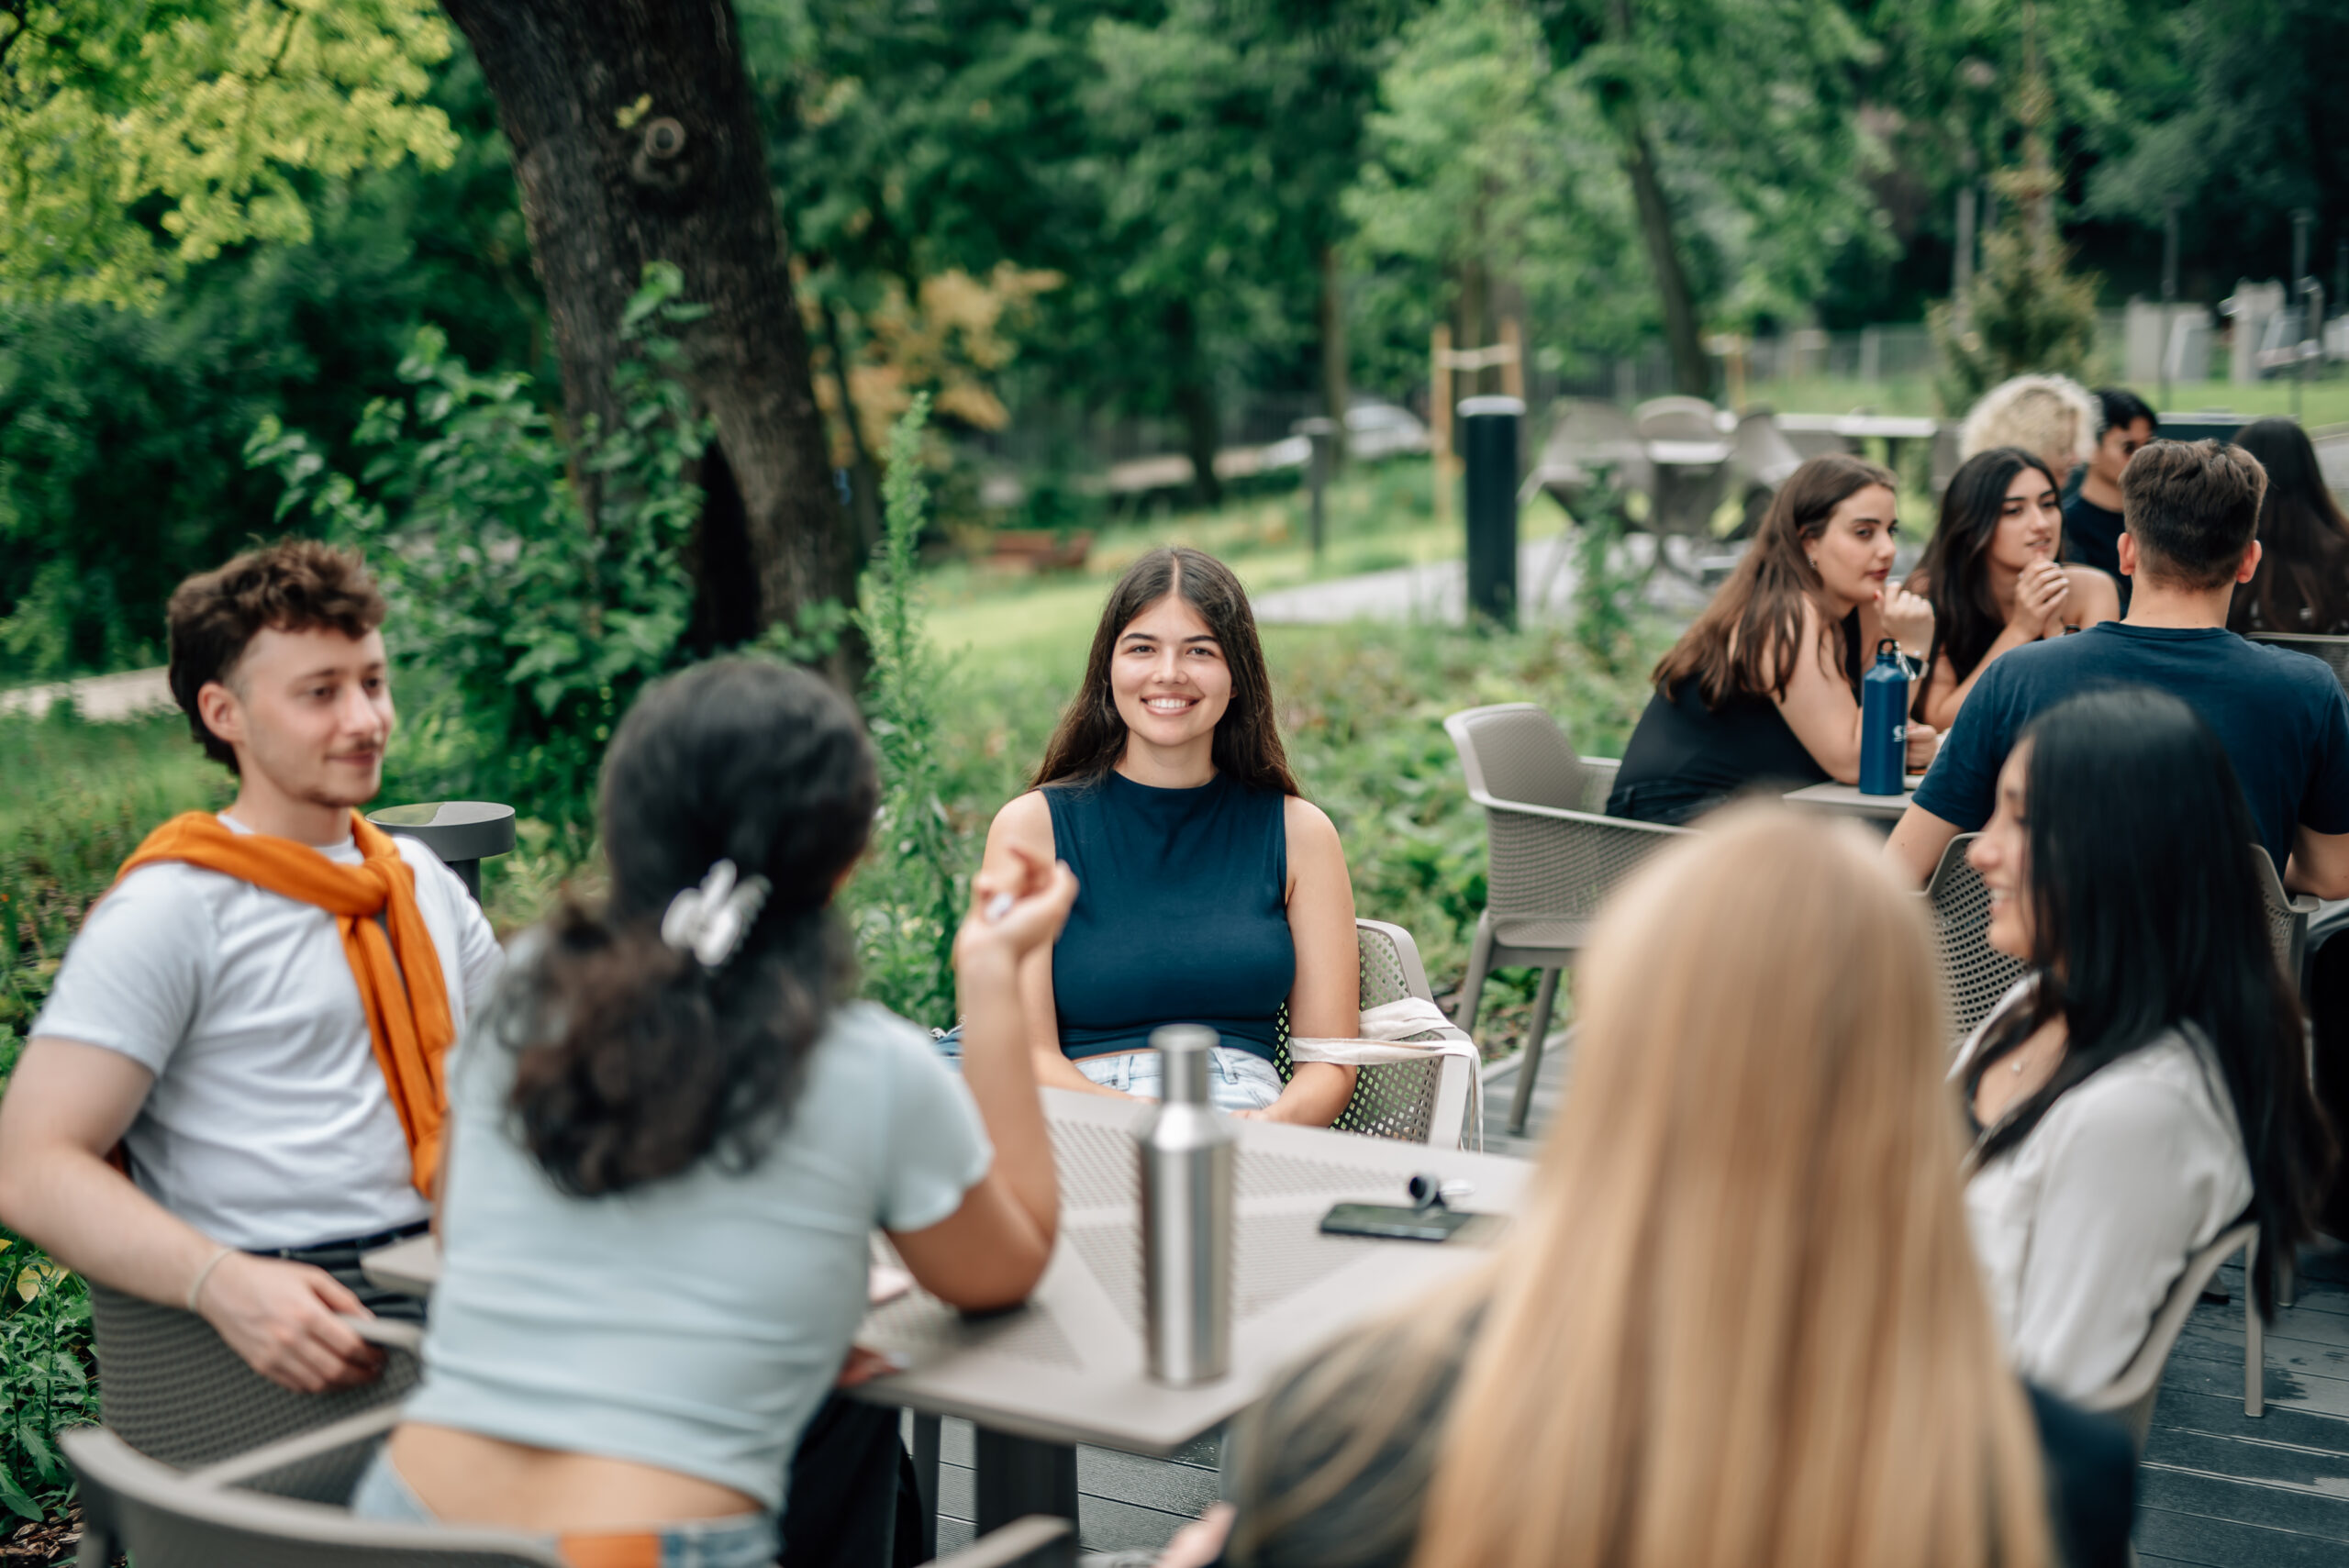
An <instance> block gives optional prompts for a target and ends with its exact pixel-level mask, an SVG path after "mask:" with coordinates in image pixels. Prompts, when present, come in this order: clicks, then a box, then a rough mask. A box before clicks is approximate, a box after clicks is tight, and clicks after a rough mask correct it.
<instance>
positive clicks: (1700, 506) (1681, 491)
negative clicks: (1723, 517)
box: [1631, 397, 1733, 555]
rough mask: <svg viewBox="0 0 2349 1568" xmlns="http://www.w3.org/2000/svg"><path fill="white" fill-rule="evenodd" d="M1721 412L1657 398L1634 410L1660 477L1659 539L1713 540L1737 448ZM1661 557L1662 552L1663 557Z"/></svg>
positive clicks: (1656, 495)
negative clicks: (1725, 430)
mask: <svg viewBox="0 0 2349 1568" xmlns="http://www.w3.org/2000/svg"><path fill="white" fill-rule="evenodd" d="M1717 416H1718V411H1717V410H1716V409H1715V408H1714V407H1713V406H1712V405H1711V404H1709V403H1708V402H1706V401H1705V400H1704V399H1703V398H1701V397H1655V398H1650V399H1649V400H1648V401H1647V402H1645V403H1642V404H1641V405H1640V406H1638V407H1637V408H1635V409H1633V410H1632V411H1631V421H1632V428H1635V429H1636V430H1638V432H1639V435H1640V439H1641V440H1642V442H1644V443H1645V444H1646V448H1647V458H1648V462H1649V463H1650V464H1651V465H1652V467H1653V470H1654V472H1655V487H1654V489H1653V491H1652V492H1651V493H1650V499H1651V500H1652V501H1653V503H1654V506H1653V510H1652V511H1651V512H1650V513H1649V514H1648V520H1647V525H1646V526H1647V530H1648V532H1650V533H1652V534H1654V535H1655V536H1657V538H1658V539H1664V538H1669V537H1677V538H1681V539H1710V538H1711V537H1712V523H1713V514H1714V513H1715V512H1716V511H1718V510H1720V504H1721V497H1722V496H1723V495H1726V494H1727V493H1728V490H1729V473H1730V456H1731V451H1732V450H1733V448H1732V446H1731V442H1730V441H1728V440H1726V439H1723V437H1722V434H1721V428H1720V422H1719V419H1718V417H1717ZM1659 555H1661V552H1659Z"/></svg>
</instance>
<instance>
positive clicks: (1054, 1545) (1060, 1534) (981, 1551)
mask: <svg viewBox="0 0 2349 1568" xmlns="http://www.w3.org/2000/svg"><path fill="white" fill-rule="evenodd" d="M1075 1531H1076V1527H1075V1526H1074V1524H1072V1523H1071V1522H1070V1521H1069V1520H1067V1519H1062V1518H1053V1517H1052V1516H1051V1515H1050V1514H1030V1515H1029V1516H1028V1517H1027V1518H1020V1519H1014V1520H1012V1521H1011V1522H1010V1523H1009V1524H1008V1525H1005V1526H1003V1527H1002V1528H1001V1529H991V1530H989V1531H987V1533H986V1534H985V1535H983V1536H981V1537H979V1539H978V1540H974V1541H973V1542H971V1544H970V1545H968V1546H966V1547H964V1548H963V1550H962V1551H957V1552H953V1553H952V1554H951V1555H948V1556H945V1557H941V1558H938V1559H936V1560H935V1562H933V1563H932V1565H931V1568H1028V1565H1029V1564H1031V1563H1032V1564H1044V1563H1073V1562H1075V1561H1076V1540H1075Z"/></svg>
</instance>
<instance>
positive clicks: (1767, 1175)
mask: <svg viewBox="0 0 2349 1568" xmlns="http://www.w3.org/2000/svg"><path fill="white" fill-rule="evenodd" d="M1795 931H1799V932H1801V933H1803V938H1802V940H1803V942H1804V944H1805V946H1806V947H1809V948H1811V949H1813V950H1814V951H1827V952H1833V953H1835V954H1837V955H1838V962H1834V963H1831V964H1788V963H1787V962H1786V960H1787V936H1786V934H1787V933H1788V932H1795ZM1575 998H1576V1003H1577V1007H1578V1013H1579V1020H1578V1021H1579V1028H1580V1034H1579V1044H1578V1046H1577V1049H1576V1052H1575V1071H1574V1078H1573V1084H1572V1089H1571V1092H1570V1094H1569V1095H1568V1096H1567V1100H1566V1103H1565V1106H1564V1111H1563V1113H1562V1117H1561V1120H1560V1122H1559V1125H1558V1126H1557V1128H1556V1129H1555V1130H1554V1131H1553V1133H1552V1135H1551V1137H1550V1140H1549V1142H1548V1144H1547V1146H1546V1147H1545V1148H1544V1149H1543V1151H1542V1156H1541V1161H1542V1163H1541V1169H1540V1172H1539V1174H1538V1175H1537V1177H1536V1179H1535V1183H1534V1185H1533V1188H1532V1191H1531V1195H1530V1197H1529V1201H1528V1203H1527V1205H1526V1207H1525V1209H1524V1210H1523V1212H1522V1213H1521V1214H1520V1217H1519V1218H1518V1219H1517V1220H1516V1221H1515V1223H1514V1225H1513V1227H1512V1229H1511V1230H1510V1231H1509V1233H1508V1237H1507V1239H1506V1240H1504V1241H1503V1242H1502V1244H1501V1245H1500V1246H1498V1247H1497V1248H1496V1249H1495V1251H1494V1252H1493V1254H1492V1259H1491V1262H1489V1264H1487V1265H1486V1266H1485V1267H1484V1268H1483V1269H1482V1270H1481V1271H1480V1272H1479V1273H1477V1274H1475V1275H1474V1276H1472V1278H1471V1279H1470V1280H1469V1282H1468V1283H1467V1284H1464V1285H1461V1286H1457V1287H1453V1289H1451V1290H1450V1292H1449V1293H1448V1294H1445V1295H1443V1296H1439V1297H1438V1298H1436V1299H1433V1300H1431V1301H1428V1302H1424V1303H1422V1304H1420V1305H1419V1306H1418V1307H1414V1308H1413V1309H1411V1310H1410V1311H1409V1312H1408V1313H1407V1314H1405V1315H1404V1316H1402V1317H1400V1318H1396V1319H1394V1320H1391V1321H1389V1322H1387V1323H1386V1324H1385V1325H1383V1326H1381V1327H1377V1328H1375V1329H1369V1330H1366V1331H1364V1332H1362V1333H1360V1334H1358V1335H1356V1336H1355V1337H1354V1338H1353V1340H1352V1341H1351V1342H1350V1343H1349V1344H1348V1345H1347V1347H1346V1348H1345V1349H1344V1350H1342V1351H1339V1352H1337V1353H1335V1354H1333V1355H1330V1356H1329V1357H1326V1358H1324V1359H1323V1360H1322V1361H1320V1362H1318V1363H1316V1364H1314V1365H1312V1366H1309V1367H1308V1368H1306V1369H1305V1370H1303V1371H1302V1372H1300V1373H1297V1374H1296V1375H1295V1376H1294V1377H1293V1378H1292V1379H1291V1380H1290V1381H1289V1382H1288V1383H1287V1384H1286V1385H1285V1386H1284V1387H1283V1388H1282V1389H1281V1390H1280V1391H1279V1392H1277V1393H1276V1394H1275V1395H1274V1396H1272V1398H1271V1399H1270V1400H1268V1401H1267V1402H1266V1404H1265V1405H1264V1406H1263V1407H1259V1408H1258V1409H1257V1410H1256V1411H1254V1412H1252V1414H1251V1416H1250V1418H1248V1419H1247V1421H1246V1422H1245V1423H1244V1424H1243V1426H1242V1428H1241V1430H1240V1432H1239V1433H1238V1434H1237V1440H1236V1443H1235V1454H1236V1458H1235V1462H1234V1465H1233V1470H1232V1472H1231V1476H1230V1480H1231V1482H1232V1496H1234V1498H1235V1502H1236V1515H1235V1517H1233V1518H1232V1520H1231V1526H1232V1528H1231V1531H1230V1539H1229V1540H1228V1542H1227V1543H1226V1545H1225V1557H1226V1560H1227V1561H1228V1562H1230V1563H1231V1564H1233V1565H1234V1568H1290V1565H1292V1564H1295V1565H1300V1568H1301V1565H1304V1564H1308V1563H1310V1564H1314V1565H1316V1568H1373V1565H1378V1568H1405V1565H1406V1564H1408V1565H1409V1568H1571V1565H1579V1564H1589V1565H1592V1568H1597V1565H1599V1564H1606V1565H1608V1568H1731V1565H1735V1568H1770V1565H1779V1568H1839V1565H1846V1564H1848V1565H1851V1568H1862V1565H1865V1568H1899V1565H1904V1564H1920V1565H1922V1564H1936V1565H1946V1568H1987V1564H1991V1563H1994V1562H1995V1563H1997V1564H1998V1565H1999V1568H2039V1565H2042V1564H2046V1563H2050V1562H2054V1561H2056V1560H2057V1557H2056V1542H2057V1539H2058V1537H2059V1536H2060V1537H2063V1538H2066V1539H2068V1540H2070V1542H2071V1543H2072V1546H2073V1548H2074V1550H2072V1551H2069V1552H2067V1553H2065V1556H2066V1557H2068V1559H2069V1560H2070V1561H2071V1562H2075V1563H2084V1562H2119V1561H2120V1560H2121V1554H2122V1553H2123V1552H2125V1550H2126V1543H2127V1532H2128V1521H2129V1507H2130V1486H2131V1481H2130V1476H2131V1464H2132V1460H2131V1454H2130V1451H2129V1446H2128V1440H2127V1439H2126V1437H2125V1436H2123V1435H2122V1434H2121V1433H2120V1432H2119V1430H2118V1429H2114V1428H2111V1427H2110V1426H2109V1425H2107V1424H2106V1423H2103V1422H2100V1421H2098V1420H2096V1419H2094V1418H2089V1417H2086V1416H2082V1415H2080V1414H2078V1413H2076V1412H2074V1411H2071V1410H2068V1409H2066V1408H2065V1407H2061V1406H2057V1405H2055V1404H2054V1402H2053V1401H2040V1400H2037V1399H2035V1398H2034V1397H2033V1396H2028V1395H2027V1392H2026V1390H2025V1389H2024V1387H2023V1386H2022V1385H2021V1384H2020V1383H2019V1382H2017V1381H2016V1379H2015V1378H2014V1376H2013V1375H2012V1373H2009V1370H2008V1368H2007V1363H2006V1358H2005V1354H2004V1351H2003V1350H2002V1348H2001V1346H2000V1344H1999V1341H1998V1332H1997V1329H1996V1328H1995V1326H1994V1324H1993V1322H1992V1318H1991V1315H1990V1312H1989V1309H1988V1307H1987V1305H1986V1303H1985V1301H1984V1298H1983V1293H1982V1288H1981V1284H1980V1281H1979V1278H1978V1274H1977V1271H1976V1265H1975V1261H1974V1256H1973V1252H1972V1250H1971V1248H1970V1247H1969V1246H1968V1243H1967V1238H1966V1228H1965V1211H1964V1207H1963V1204H1962V1201H1961V1198H1960V1194H1959V1187H1958V1180H1957V1170H1958V1162H1959V1159H1960V1155H1961V1152H1962V1148H1961V1142H1960V1133H1959V1119H1958V1112H1957V1107H1956V1106H1955V1104H1954V1100H1953V1098H1952V1096H1951V1095H1950V1093H1949V1091H1948V1089H1947V1087H1946V1086H1945V1084H1944V1083H1943V1070H1944V1067H1945V1052H1944V1050H1943V1043H1942V1042H1943V1033H1942V1022H1941V1012H1940V1005H1939V1002H1938V1000H1937V990H1936V982H1935V978H1934V973H1933V967H1932V957H1931V955H1930V953H1929V951H1928V948H1927V941H1926V931H1925V925H1924V917H1923V913H1922V911H1921V909H1920V908H1919V907H1918V906H1917V901H1916V899H1915V898H1914V896H1913V895H1904V894H1903V893H1901V892H1900V891H1899V890H1898V889H1897V888H1896V887H1895V886H1894V885H1893V884H1892V883H1891V882H1890V880H1889V879H1888V878H1887V875H1886V873H1885V872H1884V871H1883V870H1882V868H1881V867H1880V866H1879V865H1878V864H1877V863H1876V859H1875V856H1874V855H1873V853H1872V851H1871V848H1870V846H1869V844H1868V843H1867V842H1866V841H1865V840H1864V839H1863V838H1862V836H1861V835H1860V834H1859V833H1858V832H1857V831H1855V830H1853V829H1851V828H1848V827H1846V826H1843V825H1839V824H1828V823H1820V822H1817V821H1813V820H1809V819H1806V818H1802V817H1797V816H1795V815H1793V814H1791V813H1789V812H1788V811H1787V809H1786V808H1784V807H1779V806H1744V807H1739V808H1736V809H1735V810H1733V811H1731V812H1728V813H1724V814H1723V815H1722V816H1721V817H1719V818H1717V819H1716V824H1715V826H1714V827H1713V828H1712V829H1711V830H1709V831H1708V832H1706V833H1705V834H1703V835H1701V836H1698V837H1695V838H1691V839H1688V840H1684V841H1682V842H1680V843H1677V844H1675V846H1674V847H1673V848H1671V849H1670V850H1668V851H1664V853H1663V854H1660V855H1659V856H1657V857H1656V858H1655V860H1654V861H1653V862H1651V863H1650V864H1649V865H1648V866H1647V867H1646V868H1645V869H1644V870H1643V871H1642V873H1640V874H1639V875H1638V876H1637V877H1636V878H1634V879H1633V880H1632V881H1631V883H1630V884H1627V885H1626V886H1625V888H1624V889H1623V890H1622V891H1621V892H1620V894H1619V895H1617V897H1616V898H1615V899H1614V900H1613V901H1612V903H1611V904H1610V905H1609V907H1608V909H1607V910H1606V912H1605V913H1604V915H1603V917H1602V918H1601V920H1600V924H1599V927H1598V932H1597V934H1596V937H1595V940H1594V941H1593V944H1592V945H1591V946H1590V947H1589V948H1588V949H1587V950H1586V951H1585V953H1584V957H1583V961H1582V964H1581V967H1580V969H1579V971H1578V973H1577V981H1576V990H1575ZM2034 1407H2036V1415H2037V1418H2038V1422H2037V1425H2036V1426H2034V1420H2033V1417H2034ZM2043 1444H2044V1447H2045V1451H2046V1456H2047V1458H2046V1461H2045V1462H2043V1458H2042V1451H2043ZM2051 1474H2052V1475H2053V1476H2054V1477H2055V1479H2056V1482H2057V1485H2056V1488H2055V1490H2056V1494H2057V1495H2058V1496H2059V1497H2060V1498H2061V1499H2062V1500H2063V1506H2062V1508H2061V1510H2060V1514H2059V1518H2058V1521H2057V1525H2058V1528H2057V1529H2051V1528H2050V1516H2049V1511H2048V1496H2049V1494H2048V1491H2047V1489H2046V1488H2047V1481H2046V1477H2047V1476H2048V1475H2051ZM1205 1533H1206V1529H1204V1528H1203V1530H1202V1534H1203V1535H1204V1534H1205ZM1187 1544H1188V1545H1189V1546H1190V1547H1192V1548H1193V1549H1196V1547H1197V1544H1199V1538H1197V1537H1195V1538H1193V1540H1192V1541H1191V1542H1189V1543H1187Z"/></svg>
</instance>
